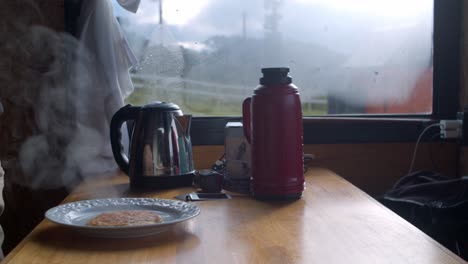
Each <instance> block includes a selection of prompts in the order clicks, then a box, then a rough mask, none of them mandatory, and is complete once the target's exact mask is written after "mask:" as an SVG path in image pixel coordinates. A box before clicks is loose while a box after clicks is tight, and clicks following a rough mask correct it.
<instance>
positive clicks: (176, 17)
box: [115, 0, 433, 116]
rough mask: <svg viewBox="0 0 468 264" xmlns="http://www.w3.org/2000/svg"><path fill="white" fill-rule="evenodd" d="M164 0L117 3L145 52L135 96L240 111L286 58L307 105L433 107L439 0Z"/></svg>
mask: <svg viewBox="0 0 468 264" xmlns="http://www.w3.org/2000/svg"><path fill="white" fill-rule="evenodd" d="M161 1H163V2H162V5H160V4H159V1H158V0H156V1H155V0H142V3H141V7H140V9H139V10H138V12H137V14H131V13H129V12H126V11H123V10H122V9H120V7H119V6H118V5H115V15H116V16H117V18H118V20H119V21H120V23H121V25H122V28H123V30H124V32H125V34H126V37H127V38H128V40H129V42H130V44H131V47H132V49H133V50H134V52H135V53H136V55H137V56H138V58H139V61H140V63H139V65H138V66H137V67H135V68H134V69H132V70H131V72H132V76H133V77H132V78H133V81H134V86H135V91H134V93H133V94H132V95H131V96H130V97H129V98H127V101H128V102H131V103H133V104H136V105H140V104H144V103H147V102H149V101H154V100H159V101H170V102H174V103H176V104H178V105H179V106H181V108H182V109H183V110H184V112H187V113H191V114H193V115H197V116H225V115H235V116H239V115H240V114H241V103H242V100H243V99H244V98H245V97H247V96H249V95H251V94H252V91H253V89H254V88H255V86H256V85H257V84H258V77H259V76H260V69H261V68H262V67H275V66H286V67H290V68H291V75H292V76H293V77H294V80H295V84H296V85H297V86H298V87H299V90H300V94H301V99H302V104H303V112H304V115H326V114H395V113H398V114H400V113H401V114H423V113H431V111H432V68H433V67H432V48H433V42H432V36H433V2H432V1H427V0H412V1H406V0H391V1H390V0H353V1H349V0H288V1H285V0H243V1H220V0H187V1H183V0H178V1H175V0H161ZM160 6H161V10H159V8H160ZM160 11H161V12H160ZM160 14H162V16H160Z"/></svg>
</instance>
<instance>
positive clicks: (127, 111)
mask: <svg viewBox="0 0 468 264" xmlns="http://www.w3.org/2000/svg"><path fill="white" fill-rule="evenodd" d="M139 112H140V107H136V106H131V105H126V106H124V107H122V108H120V109H119V110H118V111H117V112H116V113H115V114H114V115H113V116H112V120H111V123H110V138H111V146H112V154H114V159H115V161H116V162H117V164H118V165H119V167H120V169H121V170H122V171H123V172H125V173H126V174H127V175H128V171H129V168H130V164H129V161H128V157H127V155H126V154H125V151H124V147H123V145H122V132H121V131H120V129H121V128H122V124H123V123H124V122H125V121H128V120H135V119H136V118H137V115H138V113H139Z"/></svg>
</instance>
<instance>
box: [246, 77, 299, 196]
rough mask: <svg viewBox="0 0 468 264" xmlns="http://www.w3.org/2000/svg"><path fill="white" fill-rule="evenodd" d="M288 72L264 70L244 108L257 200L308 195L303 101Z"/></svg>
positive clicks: (253, 190)
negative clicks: (305, 192)
mask: <svg viewBox="0 0 468 264" xmlns="http://www.w3.org/2000/svg"><path fill="white" fill-rule="evenodd" d="M288 72H289V68H264V69H262V73H263V77H262V78H261V79H260V85H259V86H258V87H257V88H256V89H255V91H254V95H253V96H252V97H248V98H247V99H245V100H244V102H243V105H242V112H243V125H244V134H245V137H246V139H247V141H248V142H249V143H250V144H251V151H252V164H251V167H252V168H251V169H252V185H251V191H252V195H253V196H254V197H255V198H257V199H266V200H268V199H275V200H276V199H280V200H282V199H298V198H300V197H301V195H302V192H303V191H304V160H303V153H304V150H303V138H302V135H303V131H302V110H301V100H300V98H299V92H298V90H297V87H296V86H295V85H294V84H292V79H291V77H290V76H288Z"/></svg>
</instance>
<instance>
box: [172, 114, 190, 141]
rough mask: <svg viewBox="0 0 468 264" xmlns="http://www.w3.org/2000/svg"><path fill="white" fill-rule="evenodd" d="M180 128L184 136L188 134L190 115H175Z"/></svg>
mask: <svg viewBox="0 0 468 264" xmlns="http://www.w3.org/2000/svg"><path fill="white" fill-rule="evenodd" d="M175 118H176V119H177V121H178V123H179V125H180V127H181V128H182V131H183V132H184V134H185V136H186V137H189V136H190V125H191V123H192V115H183V116H176V117H175Z"/></svg>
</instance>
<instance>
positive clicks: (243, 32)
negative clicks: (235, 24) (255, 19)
mask: <svg viewBox="0 0 468 264" xmlns="http://www.w3.org/2000/svg"><path fill="white" fill-rule="evenodd" d="M246 22H247V13H246V12H243V13H242V38H243V39H244V40H245V39H246V38H247V25H246V24H247V23H246Z"/></svg>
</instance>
